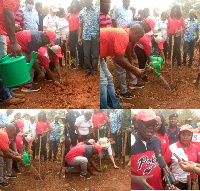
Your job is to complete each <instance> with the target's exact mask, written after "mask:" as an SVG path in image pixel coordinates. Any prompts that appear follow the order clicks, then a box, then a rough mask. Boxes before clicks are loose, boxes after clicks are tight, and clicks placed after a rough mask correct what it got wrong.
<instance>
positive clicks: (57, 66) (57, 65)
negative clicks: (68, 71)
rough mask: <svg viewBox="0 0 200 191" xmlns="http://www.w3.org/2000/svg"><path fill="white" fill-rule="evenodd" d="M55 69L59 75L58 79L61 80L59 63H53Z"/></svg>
mask: <svg viewBox="0 0 200 191" xmlns="http://www.w3.org/2000/svg"><path fill="white" fill-rule="evenodd" d="M54 66H55V68H56V71H57V73H58V75H59V78H60V81H62V75H61V70H60V64H54Z"/></svg>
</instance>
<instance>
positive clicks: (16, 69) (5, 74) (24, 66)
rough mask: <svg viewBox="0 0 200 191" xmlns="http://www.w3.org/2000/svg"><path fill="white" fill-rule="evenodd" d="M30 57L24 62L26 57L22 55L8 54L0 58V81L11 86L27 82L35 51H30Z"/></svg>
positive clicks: (35, 54) (35, 55) (36, 54)
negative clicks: (28, 60) (28, 61)
mask: <svg viewBox="0 0 200 191" xmlns="http://www.w3.org/2000/svg"><path fill="white" fill-rule="evenodd" d="M31 55H32V59H31V61H30V63H26V59H25V57H24V56H23V55H21V56H19V57H11V54H8V55H6V56H4V57H2V58H0V74H1V77H2V78H0V81H2V82H3V83H4V85H5V87H8V88H12V87H15V86H19V85H21V84H24V83H26V82H28V81H29V80H30V79H31V77H30V71H31V68H32V66H33V63H34V61H35V59H36V58H37V56H38V53H37V52H32V53H31Z"/></svg>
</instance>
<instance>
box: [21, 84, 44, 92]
mask: <svg viewBox="0 0 200 191" xmlns="http://www.w3.org/2000/svg"><path fill="white" fill-rule="evenodd" d="M40 89H41V87H38V86H35V85H32V86H31V87H30V88H26V87H22V89H21V91H22V92H37V91H39V90H40Z"/></svg>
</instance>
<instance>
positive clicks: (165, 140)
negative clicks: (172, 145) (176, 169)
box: [156, 133, 169, 155]
mask: <svg viewBox="0 0 200 191" xmlns="http://www.w3.org/2000/svg"><path fill="white" fill-rule="evenodd" d="M156 136H157V137H158V138H159V139H160V141H161V147H162V152H163V155H164V154H165V152H166V150H167V149H168V148H169V139H168V136H167V134H166V133H165V134H164V136H162V135H161V134H158V135H156Z"/></svg>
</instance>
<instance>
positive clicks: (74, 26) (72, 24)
mask: <svg viewBox="0 0 200 191" xmlns="http://www.w3.org/2000/svg"><path fill="white" fill-rule="evenodd" d="M65 19H66V20H67V21H68V22H69V31H70V32H72V31H76V30H78V29H79V12H77V13H71V14H70V15H69V16H67V17H66V18H65Z"/></svg>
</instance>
